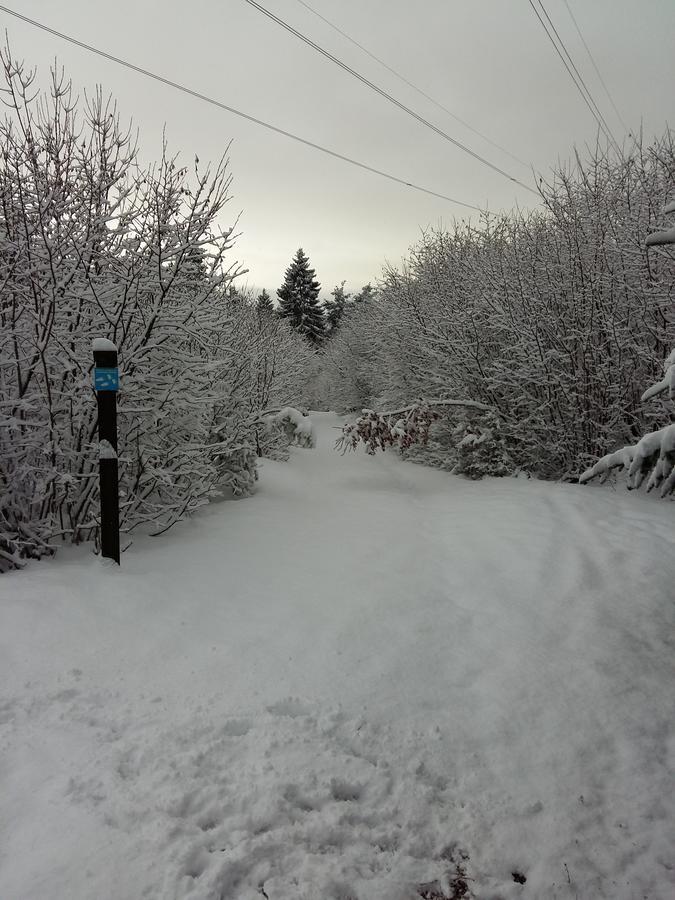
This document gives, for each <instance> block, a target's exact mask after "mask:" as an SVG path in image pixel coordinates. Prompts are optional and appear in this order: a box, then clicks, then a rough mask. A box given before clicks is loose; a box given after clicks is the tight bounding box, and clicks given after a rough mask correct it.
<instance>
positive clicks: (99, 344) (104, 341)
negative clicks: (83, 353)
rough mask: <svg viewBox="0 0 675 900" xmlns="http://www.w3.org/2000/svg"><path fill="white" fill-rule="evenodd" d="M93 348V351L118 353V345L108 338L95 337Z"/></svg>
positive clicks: (92, 343)
mask: <svg viewBox="0 0 675 900" xmlns="http://www.w3.org/2000/svg"><path fill="white" fill-rule="evenodd" d="M91 349H92V352H93V353H106V352H107V353H117V347H116V346H115V345H114V344H113V342H112V341H109V340H108V338H94V340H93V341H92V342H91Z"/></svg>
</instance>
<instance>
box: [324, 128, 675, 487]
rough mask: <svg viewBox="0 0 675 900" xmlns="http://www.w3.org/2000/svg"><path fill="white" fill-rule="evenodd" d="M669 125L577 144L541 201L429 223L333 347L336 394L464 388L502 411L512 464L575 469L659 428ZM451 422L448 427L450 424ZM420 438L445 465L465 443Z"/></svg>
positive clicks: (380, 401) (437, 393) (339, 397)
mask: <svg viewBox="0 0 675 900" xmlns="http://www.w3.org/2000/svg"><path fill="white" fill-rule="evenodd" d="M673 170H675V149H674V146H673V139H672V135H671V134H670V133H667V134H666V135H664V137H663V138H662V139H661V140H659V141H657V142H655V144H654V145H653V146H652V147H647V148H642V147H640V146H639V144H638V145H636V146H635V147H633V148H632V149H631V150H630V152H629V153H628V154H627V155H626V157H625V158H622V159H617V158H616V157H612V156H609V155H605V154H603V153H602V152H598V153H597V155H596V156H595V157H593V158H590V159H587V160H582V159H581V158H576V159H575V160H574V162H573V164H572V165H570V166H569V167H561V168H559V169H558V171H556V172H555V173H554V174H553V175H552V176H551V179H550V183H549V184H543V183H542V185H541V195H542V206H543V209H541V210H539V211H536V212H532V213H520V212H516V213H513V214H509V215H500V216H492V215H489V216H485V217H483V218H482V219H481V220H480V221H478V222H477V223H475V224H471V223H468V224H467V223H458V224H456V225H455V226H454V227H453V228H452V229H450V230H449V231H438V232H429V233H427V234H425V235H424V236H423V238H422V240H421V241H420V242H419V244H418V245H416V246H415V247H413V248H412V249H411V251H410V254H409V257H408V259H407V260H406V263H405V264H404V265H403V266H402V267H398V268H394V267H391V266H390V267H388V268H387V269H385V272H384V273H383V278H382V282H381V284H380V288H379V295H378V297H377V298H375V299H373V300H371V301H369V303H368V304H367V309H366V310H364V312H363V314H361V310H360V309H359V310H358V311H355V313H354V315H349V314H347V315H346V316H345V318H344V320H343V324H342V326H341V328H340V330H339V331H338V333H337V334H336V336H335V338H334V339H333V340H332V341H331V342H330V346H329V347H328V349H327V353H326V363H325V365H326V368H325V372H326V376H327V378H328V381H329V384H328V387H327V396H328V398H329V404H330V405H331V406H335V407H336V408H338V409H341V410H353V409H355V408H356V409H360V408H363V407H367V408H370V409H374V410H376V411H379V410H382V409H385V410H386V409H396V408H398V407H405V406H407V405H408V404H410V403H411V402H412V400H413V399H414V398H415V397H419V396H422V397H427V398H430V397H436V398H452V397H458V398H465V399H467V400H473V401H476V402H479V403H482V404H484V405H485V406H486V407H488V408H490V409H492V410H494V411H495V412H496V413H498V414H499V418H500V422H501V432H502V437H503V441H504V446H505V448H506V450H507V452H508V454H509V456H510V457H511V459H512V460H513V463H514V465H515V466H516V467H517V468H519V469H524V470H526V471H528V472H531V473H533V474H536V475H539V476H542V477H549V478H561V477H562V478H565V477H569V478H572V477H575V478H576V473H578V472H579V471H580V469H582V468H583V467H585V466H586V465H588V463H589V461H590V460H592V459H596V458H597V457H598V456H600V455H603V454H604V453H607V452H608V451H609V450H610V449H612V448H613V447H615V446H617V444H622V443H633V442H634V441H635V440H636V439H637V438H638V437H639V435H640V434H642V433H643V432H644V431H645V429H646V428H649V427H654V426H656V425H657V423H658V420H659V414H660V411H659V410H657V409H654V408H651V407H649V406H642V407H640V405H639V397H640V395H641V393H642V389H643V385H644V384H645V383H649V381H650V379H652V378H653V376H654V373H655V371H656V369H657V366H658V365H660V362H661V360H662V359H663V357H664V356H665V355H666V354H667V352H668V350H669V348H670V346H671V345H672V329H671V324H670V322H671V320H670V318H669V317H670V315H671V310H672V303H673V293H674V292H675V278H674V277H673V276H674V275H675V261H674V260H673V259H671V258H669V257H667V256H666V255H665V254H664V255H663V256H661V257H659V258H652V256H651V254H648V253H647V252H646V249H645V246H644V236H645V235H646V234H647V233H648V232H649V231H650V229H651V228H653V226H654V224H655V222H656V215H657V212H656V211H657V210H658V209H659V208H661V207H662V205H663V203H664V199H665V197H666V196H667V191H668V189H669V187H670V184H671V183H672V172H673ZM439 427H440V426H439ZM446 446H447V454H448V455H447V460H446V461H445V462H442V461H441V454H442V450H443V446H442V444H441V443H440V442H438V444H437V445H436V446H434V430H433V429H432V432H431V434H430V445H429V452H428V453H427V452H426V451H422V452H417V451H416V456H418V457H419V459H420V461H422V460H423V459H425V458H426V459H428V460H429V461H431V462H432V463H433V464H435V465H439V464H442V465H444V467H445V468H450V467H451V466H452V465H453V459H454V454H455V452H456V450H455V447H454V443H453V442H452V441H448V442H447V444H446Z"/></svg>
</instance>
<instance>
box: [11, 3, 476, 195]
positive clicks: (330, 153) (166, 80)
mask: <svg viewBox="0 0 675 900" xmlns="http://www.w3.org/2000/svg"><path fill="white" fill-rule="evenodd" d="M0 11H2V12H5V13H7V14H8V15H10V16H14V17H15V18H17V19H21V20H22V21H23V22H26V23H28V24H29V25H33V26H35V28H39V29H40V30H41V31H46V32H47V33H48V34H51V35H54V37H58V38H61V40H64V41H67V42H68V43H69V44H74V45H75V46H76V47H80V48H81V49H82V50H87V51H89V52H90V53H95V54H96V55H97V56H101V57H103V59H107V60H109V61H110V62H114V63H116V64H117V65H120V66H124V67H125V68H127V69H131V70H132V71H133V72H137V73H138V74H139V75H145V76H146V77H147V78H152V79H153V80H154V81H158V82H160V84H164V85H166V86H167V87H171V88H175V90H177V91H181V92H182V93H184V94H188V95H189V96H190V97H196V98H197V100H203V101H204V103H209V104H211V106H217V107H218V109H222V110H225V112H229V113H232V114H233V115H235V116H239V117H240V118H242V119H246V120H247V121H248V122H253V123H254V124H255V125H260V126H261V127H262V128H267V129H269V130H270V131H273V132H275V133H276V134H281V135H283V136H284V137H287V138H290V139H291V140H293V141H297V142H298V143H299V144H304V145H305V146H307V147H311V148H312V149H314V150H319V151H320V152H321V153H326V154H328V156H332V157H334V158H335V159H340V160H342V161H343V162H346V163H349V164H350V165H352V166H357V167H358V168H359V169H364V170H365V171H366V172H372V173H373V174H375V175H381V176H382V178H387V179H389V181H395V182H396V183H397V184H402V185H404V186H405V187H409V188H412V189H413V190H415V191H421V192H422V193H424V194H430V195H431V196H432V197H438V198H439V199H440V200H447V201H449V202H450V203H456V204H458V205H459V206H465V207H466V208H467V209H473V210H476V212H480V213H485V212H487V210H485V209H482V208H481V207H480V206H474V205H473V204H472V203H465V202H464V201H463V200H456V199H455V198H454V197H448V196H447V195H446V194H440V193H438V192H437V191H432V190H431V189H429V188H425V187H421V186H420V185H418V184H414V183H413V182H412V181H406V180H405V179H404V178H398V177H397V176H396V175H391V174H389V173H388V172H383V171H382V170H381V169H377V168H375V166H369V165H367V164H366V163H362V162H359V161H358V160H356V159H352V158H351V157H349V156H345V155H344V154H342V153H338V152H337V151H336V150H331V149H329V148H328V147H323V146H322V145H321V144H315V143H314V142H313V141H310V140H308V139H307V138H303V137H300V136H299V135H297V134H293V133H292V132H290V131H286V130H285V129H283V128H279V127H278V126H277V125H271V124H270V123H269V122H264V121H263V120H262V119H258V118H256V117H255V116H251V115H249V114H248V113H245V112H242V111H241V110H239V109H235V108H234V107H232V106H227V105H226V104H225V103H221V102H220V100H214V99H213V98H212V97H208V96H207V95H206V94H201V93H200V92H199V91H194V90H192V88H189V87H185V85H182V84H179V83H178V82H177V81H171V80H170V79H169V78H164V76H162V75H157V74H156V73H155V72H151V71H150V70H149V69H143V68H142V67H141V66H137V65H135V64H134V63H131V62H128V61H127V60H125V59H122V58H121V57H119V56H113V55H112V53H106V51H105V50H99V49H98V47H94V46H92V45H91V44H86V43H85V42H84V41H80V40H78V39H77V38H74V37H71V36H70V35H68V34H64V33H63V32H61V31H57V30H56V29H55V28H50V27H49V26H48V25H44V24H43V23H42V22H37V21H36V20H35V19H29V18H28V16H24V15H22V13H18V12H16V11H15V10H13V9H9V7H7V6H0Z"/></svg>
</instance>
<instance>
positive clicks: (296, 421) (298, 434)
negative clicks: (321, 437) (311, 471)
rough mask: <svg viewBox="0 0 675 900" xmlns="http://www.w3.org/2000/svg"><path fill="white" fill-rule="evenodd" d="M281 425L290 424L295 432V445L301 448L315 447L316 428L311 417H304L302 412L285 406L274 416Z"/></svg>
mask: <svg viewBox="0 0 675 900" xmlns="http://www.w3.org/2000/svg"><path fill="white" fill-rule="evenodd" d="M273 419H274V420H275V421H276V422H279V423H280V424H281V425H284V424H288V425H290V426H291V429H292V431H293V443H295V444H297V445H298V446H299V447H313V446H314V443H315V436H314V426H313V425H312V420H311V418H310V417H309V416H304V415H303V414H302V413H301V412H300V410H298V409H295V408H294V407H292V406H284V408H283V409H281V410H280V411H279V412H278V413H276V415H274V416H273Z"/></svg>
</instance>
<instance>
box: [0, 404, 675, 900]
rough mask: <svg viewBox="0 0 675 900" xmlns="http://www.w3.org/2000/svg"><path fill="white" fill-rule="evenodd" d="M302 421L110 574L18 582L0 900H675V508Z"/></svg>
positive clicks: (4, 620)
mask: <svg viewBox="0 0 675 900" xmlns="http://www.w3.org/2000/svg"><path fill="white" fill-rule="evenodd" d="M316 421H317V422H318V428H317V432H318V446H317V448H316V449H315V450H300V449H296V450H294V452H293V457H292V459H291V461H290V463H288V464H282V463H271V462H266V463H265V464H264V469H263V473H262V477H261V481H260V487H259V491H258V493H257V494H256V496H254V497H253V498H251V499H249V500H245V501H241V502H227V503H218V504H214V505H212V506H211V507H210V508H208V509H207V510H206V511H205V512H204V513H203V514H201V515H199V516H198V517H196V518H195V519H193V520H192V521H190V522H187V523H184V524H182V525H180V526H179V527H177V528H175V529H174V530H173V531H172V532H170V533H168V534H166V535H164V536H162V537H161V538H157V539H154V540H153V539H150V538H146V539H137V540H135V542H134V544H133V546H132V547H131V548H130V549H129V550H128V551H127V553H125V554H124V555H123V557H122V568H121V569H120V570H118V569H116V568H115V567H109V566H106V565H104V564H102V563H101V562H100V561H98V560H97V559H95V558H94V557H93V556H92V555H91V553H90V551H89V550H88V549H86V548H80V549H77V550H72V549H71V550H67V551H64V552H62V553H60V554H59V556H58V557H57V559H56V560H55V561H53V562H43V563H40V564H34V565H31V566H29V567H28V569H27V570H26V571H24V572H21V573H13V574H10V575H5V576H3V578H2V579H1V580H0V684H1V691H2V697H1V699H0V753H1V756H0V898H2V900H92V898H96V900H136V898H148V900H152V898H161V900H164V898H181V900H186V898H190V900H197V898H200V900H207V898H209V900H219V898H222V900H226V898H227V900H229V898H232V900H259V898H260V897H264V896H267V897H268V898H269V900H310V898H311V900H324V898H326V900H413V898H417V900H418V898H419V896H420V893H419V885H421V884H425V883H427V884H428V883H429V882H437V885H436V887H434V888H433V890H435V891H436V893H437V894H438V893H439V891H440V888H441V887H443V886H444V887H445V889H446V891H448V892H449V882H451V880H452V879H451V878H450V876H451V875H452V873H453V872H454V871H455V866H456V865H457V864H458V863H461V864H462V865H464V866H465V868H466V873H467V880H466V883H467V885H468V886H469V889H470V891H471V896H474V897H476V898H481V900H496V898H515V897H519V898H520V897H522V898H537V900H541V898H579V900H596V898H612V900H623V898H635V900H638V898H649V900H672V898H673V897H674V896H675V791H674V790H673V772H674V771H675V690H674V684H675V678H674V676H675V653H674V650H675V628H674V626H675V602H674V600H673V597H674V594H675V591H674V590H673V585H674V584H675V554H673V552H672V516H673V507H672V506H671V505H670V504H669V503H664V502H661V503H659V502H656V501H652V499H651V498H645V497H644V496H639V495H635V494H633V495H629V494H627V493H625V492H624V491H622V490H621V489H618V490H616V491H612V490H611V489H608V488H597V487H579V486H570V485H556V484H547V483H539V482H534V481H526V480H522V479H517V480H516V479H502V480H494V479H493V480H486V481H483V482H479V483H471V482H468V481H465V480H463V479H461V478H454V477H452V476H449V475H447V474H444V473H441V472H437V471H433V470H429V469H423V468H421V467H417V466H413V465H411V464H406V463H403V462H401V461H400V460H399V459H398V458H397V457H396V455H395V454H394V453H387V454H384V455H381V454H380V455H378V456H377V457H375V458H371V457H367V456H365V454H362V453H358V454H356V455H353V454H352V455H346V456H344V457H342V456H340V455H338V454H336V453H334V451H333V449H332V443H333V440H334V439H335V437H337V436H338V433H339V432H338V431H333V430H332V429H333V427H334V426H336V425H337V424H338V421H337V419H336V418H335V417H331V416H330V415H320V416H317V417H316ZM465 855H468V859H466V860H464V861H463V862H462V859H463V856H465ZM513 873H516V874H517V875H521V874H522V875H524V876H525V878H526V881H525V883H524V884H520V883H518V882H516V881H514V878H513ZM431 890H432V888H427V895H429V891H431Z"/></svg>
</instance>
